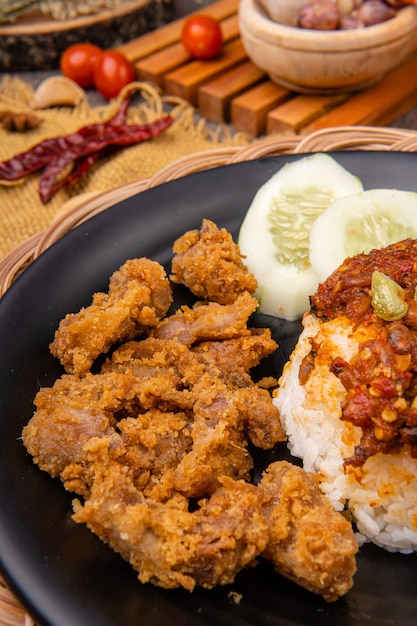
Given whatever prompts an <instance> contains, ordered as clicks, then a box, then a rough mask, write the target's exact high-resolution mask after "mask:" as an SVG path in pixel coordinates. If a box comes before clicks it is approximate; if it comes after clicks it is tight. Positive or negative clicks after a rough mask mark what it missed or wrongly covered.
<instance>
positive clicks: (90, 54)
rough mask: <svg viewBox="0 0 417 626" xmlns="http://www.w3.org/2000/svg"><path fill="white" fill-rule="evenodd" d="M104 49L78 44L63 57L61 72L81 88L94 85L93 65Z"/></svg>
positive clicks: (65, 52)
mask: <svg viewBox="0 0 417 626" xmlns="http://www.w3.org/2000/svg"><path fill="white" fill-rule="evenodd" d="M101 53H102V49H101V48H99V47H98V46H95V45H94V44H92V43H76V44H74V45H72V46H70V47H69V48H67V49H66V50H64V52H63V53H62V55H61V59H60V68H61V72H62V73H63V74H64V76H67V78H71V79H72V80H74V81H75V82H76V83H78V85H80V87H91V85H92V84H93V65H94V62H95V60H96V59H97V57H98V56H99V55H100V54H101Z"/></svg>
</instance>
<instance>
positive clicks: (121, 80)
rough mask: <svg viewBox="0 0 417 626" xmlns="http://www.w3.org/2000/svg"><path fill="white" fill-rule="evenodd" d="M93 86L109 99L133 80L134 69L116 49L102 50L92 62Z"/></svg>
mask: <svg viewBox="0 0 417 626" xmlns="http://www.w3.org/2000/svg"><path fill="white" fill-rule="evenodd" d="M93 77H94V86H95V88H96V89H97V91H99V92H100V93H101V95H102V96H104V97H105V98H107V100H111V99H112V98H115V97H116V96H117V95H118V93H119V92H120V91H121V90H122V89H123V87H125V86H126V85H128V84H129V83H131V82H132V81H134V80H135V70H134V69H133V65H132V64H131V63H130V61H128V60H127V59H126V57H125V56H124V55H123V54H122V53H121V52H118V51H117V50H109V51H106V52H102V53H101V54H100V55H99V56H98V57H97V59H96V60H95V62H94V67H93Z"/></svg>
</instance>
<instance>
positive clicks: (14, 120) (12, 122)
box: [0, 111, 42, 133]
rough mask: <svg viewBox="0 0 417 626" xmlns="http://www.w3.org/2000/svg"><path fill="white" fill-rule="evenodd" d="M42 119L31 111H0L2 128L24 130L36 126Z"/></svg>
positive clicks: (13, 130)
mask: <svg viewBox="0 0 417 626" xmlns="http://www.w3.org/2000/svg"><path fill="white" fill-rule="evenodd" d="M41 124H42V120H41V119H40V118H39V117H36V115H33V114H32V113H17V112H16V111H0V125H1V127H2V128H4V130H8V131H11V132H19V133H21V132H24V131H26V130H32V129H34V128H38V126H40V125H41Z"/></svg>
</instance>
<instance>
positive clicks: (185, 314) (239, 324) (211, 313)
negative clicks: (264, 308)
mask: <svg viewBox="0 0 417 626" xmlns="http://www.w3.org/2000/svg"><path fill="white" fill-rule="evenodd" d="M257 306H258V302H257V300H255V298H253V297H252V296H251V295H250V294H249V293H248V292H244V293H242V294H241V295H240V296H238V298H237V299H236V300H235V302H234V303H233V304H224V305H222V304H217V303H216V302H209V303H208V304H201V303H197V304H196V305H195V306H194V307H193V308H190V307H188V306H183V307H181V308H180V309H178V311H176V312H175V313H174V314H173V315H170V316H169V317H167V318H165V319H164V320H162V321H161V322H160V323H159V324H158V325H157V326H156V327H155V328H154V329H153V330H152V336H154V337H158V338H160V339H174V340H175V341H179V342H180V343H184V344H186V345H187V346H191V345H192V344H194V343H196V342H201V341H209V340H219V339H232V338H233V337H240V336H243V335H249V334H250V331H249V330H248V329H247V322H248V319H249V317H250V316H251V315H252V313H254V312H255V311H256V309H257Z"/></svg>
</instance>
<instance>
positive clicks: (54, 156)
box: [0, 98, 173, 203]
mask: <svg viewBox="0 0 417 626" xmlns="http://www.w3.org/2000/svg"><path fill="white" fill-rule="evenodd" d="M128 106H129V98H125V99H124V100H123V101H122V103H121V105H120V107H119V109H118V110H117V112H116V113H115V115H114V116H113V117H112V118H110V119H109V120H107V121H106V122H101V123H97V124H87V125H86V126H83V127H82V128H80V129H79V130H78V131H77V132H75V133H70V134H68V135H62V136H59V137H55V138H52V139H45V140H44V141H41V142H40V143H38V144H36V145H35V146H33V148H31V149H30V150H27V151H26V152H22V153H20V154H17V155H15V156H14V157H12V158H11V159H8V160H7V161H3V162H1V163H0V181H1V180H5V181H16V180H19V179H21V178H23V177H25V176H27V175H28V174H32V173H33V172H36V171H38V170H41V169H42V168H44V170H43V172H42V175H41V178H40V182H39V195H40V197H41V200H42V202H44V203H47V202H48V201H49V200H50V199H51V198H52V196H53V195H54V193H56V191H58V190H59V189H61V188H62V187H64V186H69V185H73V184H75V182H77V181H78V180H80V179H81V178H83V177H84V176H85V175H86V174H87V173H88V171H89V170H90V168H91V167H92V166H93V165H94V163H95V162H96V161H97V160H98V158H99V157H101V156H102V155H105V154H109V152H111V151H114V150H116V149H121V148H123V147H126V146H129V145H133V144H136V143H140V142H142V141H146V140H148V139H153V138H155V137H157V136H158V135H159V134H160V133H161V132H162V131H164V130H165V129H166V128H168V127H169V126H170V125H171V124H172V122H173V118H172V117H171V116H170V115H166V116H164V117H161V118H160V119H157V120H155V121H154V122H151V123H148V124H139V125H137V124H126V123H125V120H126V113H127V109H128ZM67 172H68V173H67Z"/></svg>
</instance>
